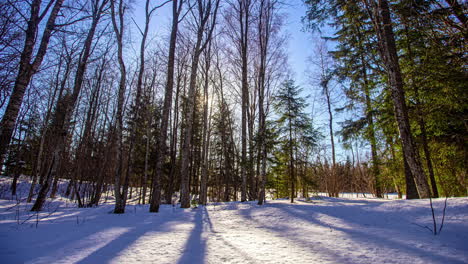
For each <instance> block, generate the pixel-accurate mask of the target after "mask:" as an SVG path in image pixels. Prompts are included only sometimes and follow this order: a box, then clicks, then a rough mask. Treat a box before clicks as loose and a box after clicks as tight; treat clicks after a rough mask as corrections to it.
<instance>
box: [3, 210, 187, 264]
mask: <svg viewBox="0 0 468 264" xmlns="http://www.w3.org/2000/svg"><path fill="white" fill-rule="evenodd" d="M130 208H131V206H129V209H130ZM87 210H89V209H81V210H80V212H79V213H80V214H86V211H87ZM91 210H92V209H91ZM96 211H97V210H96ZM98 211H100V215H97V218H95V219H92V220H87V221H85V222H82V223H70V222H69V221H71V220H67V221H66V222H68V223H66V224H64V223H58V225H56V224H55V223H48V224H44V225H42V226H39V228H38V229H31V231H32V232H36V233H37V234H36V236H34V237H38V238H40V239H41V240H40V241H39V240H38V241H29V242H25V241H24V240H25V238H19V239H18V240H15V241H13V242H11V241H9V242H8V243H27V244H30V245H34V247H35V248H34V250H31V248H26V246H27V245H26V246H24V247H25V248H24V250H25V253H26V254H16V255H11V256H10V257H7V259H3V260H6V261H7V262H5V263H19V262H21V263H24V262H31V261H33V262H34V263H51V262H54V261H57V260H62V261H66V262H77V261H79V260H80V259H81V261H80V262H81V263H103V262H108V261H110V260H111V259H113V258H114V257H116V256H117V255H118V253H119V252H121V251H122V250H125V249H126V248H127V247H130V246H131V245H132V244H133V243H134V242H135V241H136V240H137V239H138V238H140V237H141V236H143V235H144V234H145V233H147V232H149V231H153V232H154V231H157V232H160V233H162V232H169V231H170V230H171V229H172V226H173V225H175V224H177V223H178V222H186V221H187V219H186V218H188V217H186V216H184V215H181V216H179V217H176V218H174V217H170V218H168V217H162V214H164V213H160V214H150V213H146V212H145V213H144V215H143V216H136V215H134V214H132V213H130V210H128V211H129V212H127V213H126V214H123V215H114V214H108V213H107V212H104V211H103V209H99V210H98ZM77 219H79V218H77ZM137 221H138V222H137ZM135 223H137V224H135ZM56 227H59V228H60V230H57V229H55V228H56ZM21 233H24V232H21ZM21 233H20V234H21ZM65 233H66V235H65ZM39 234H41V235H39ZM2 240H3V239H2ZM4 242H7V241H0V243H1V244H3V243H4ZM29 247H30V246H29ZM86 254H88V255H87V256H85V255H86ZM83 256H85V257H84V258H83ZM3 257H4V256H2V258H3ZM10 260H11V261H10ZM67 260H69V261H67Z"/></svg>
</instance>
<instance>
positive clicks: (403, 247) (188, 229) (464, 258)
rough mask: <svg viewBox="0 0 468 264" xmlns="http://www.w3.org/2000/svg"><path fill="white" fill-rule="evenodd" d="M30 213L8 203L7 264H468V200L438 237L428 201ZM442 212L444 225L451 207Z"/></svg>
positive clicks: (2, 219) (1, 207)
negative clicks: (152, 210) (426, 227)
mask: <svg viewBox="0 0 468 264" xmlns="http://www.w3.org/2000/svg"><path fill="white" fill-rule="evenodd" d="M30 206H31V204H26V203H24V202H22V203H20V204H19V205H17V202H16V201H15V200H6V199H3V200H0V260H1V262H2V263H412V264H416V263H468V243H467V241H468V198H450V199H448V202H447V214H446V219H445V225H444V228H443V230H442V233H441V234H440V235H438V236H434V235H432V234H431V233H430V232H429V230H427V229H425V228H423V227H421V226H428V227H432V217H431V211H430V207H429V201H428V200H413V201H407V200H383V199H365V198H339V199H336V198H327V197H325V198H322V199H315V200H313V201H312V202H303V201H298V202H296V203H295V204H290V203H289V202H288V201H287V200H276V201H268V203H267V204H266V205H264V206H257V205H256V203H254V202H249V203H238V202H232V203H218V204H210V205H209V206H207V207H199V208H196V209H180V208H173V207H172V206H170V205H163V206H162V207H161V211H160V213H157V214H152V213H148V206H147V205H128V206H127V210H126V213H125V214H123V215H115V214H112V213H110V212H112V209H113V204H104V205H102V206H99V207H98V208H82V209H79V208H76V206H75V205H74V204H71V203H69V202H67V200H66V199H62V198H61V199H57V200H55V201H54V202H51V203H49V204H48V206H47V208H46V210H45V211H44V212H41V213H40V214H39V215H37V214H35V213H31V212H28V209H29V208H30ZM434 206H435V209H436V216H437V217H438V222H440V217H441V215H442V214H441V211H442V208H443V206H444V199H436V200H435V201H434ZM37 220H39V222H38V223H37ZM36 224H37V227H36Z"/></svg>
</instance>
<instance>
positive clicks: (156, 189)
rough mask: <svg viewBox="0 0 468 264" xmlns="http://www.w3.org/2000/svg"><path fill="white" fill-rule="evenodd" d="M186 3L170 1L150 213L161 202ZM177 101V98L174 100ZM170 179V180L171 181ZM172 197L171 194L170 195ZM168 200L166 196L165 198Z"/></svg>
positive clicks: (179, 0)
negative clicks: (167, 43)
mask: <svg viewBox="0 0 468 264" xmlns="http://www.w3.org/2000/svg"><path fill="white" fill-rule="evenodd" d="M185 3H186V1H185V0H173V1H172V28H171V37H170V40H169V55H168V61H167V76H166V87H165V92H164V105H163V109H162V117H161V128H160V131H159V135H158V138H157V142H156V144H157V145H158V147H157V151H158V153H157V155H156V168H155V172H154V177H153V187H152V195H151V197H152V199H151V202H150V203H151V205H150V212H158V211H159V203H160V200H161V184H160V181H161V174H162V166H163V163H164V160H165V159H166V153H167V143H166V141H167V131H168V124H169V114H170V112H171V108H172V94H173V89H174V72H175V68H174V63H175V52H176V44H177V32H178V28H179V23H180V22H181V18H180V15H181V13H182V8H183V6H184V4H185ZM182 18H183V17H182ZM176 100H177V98H176ZM171 180H172V179H170V181H171ZM171 195H172V194H171ZM166 197H167V198H168V196H166Z"/></svg>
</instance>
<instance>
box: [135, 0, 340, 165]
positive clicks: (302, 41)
mask: <svg viewBox="0 0 468 264" xmlns="http://www.w3.org/2000/svg"><path fill="white" fill-rule="evenodd" d="M144 2H145V1H143V0H139V1H135V2H134V5H133V8H134V10H133V14H132V15H133V19H134V20H135V21H136V23H138V25H139V26H140V27H143V25H144V15H143V14H144ZM155 2H163V1H161V0H160V1H155ZM305 11H306V7H305V6H304V4H303V2H302V0H292V1H289V2H287V3H286V5H285V7H284V13H285V15H286V19H285V26H284V33H285V34H287V35H288V62H289V66H290V70H291V72H292V74H293V76H292V77H293V78H294V79H295V81H296V84H297V85H299V86H301V87H302V88H303V89H304V96H309V104H310V106H309V108H308V112H309V113H310V114H311V115H312V116H313V119H314V125H315V126H316V127H318V128H319V129H321V131H322V133H323V134H324V135H325V136H326V137H325V140H324V141H323V143H324V144H327V145H330V144H329V136H328V134H329V131H328V128H327V127H328V126H327V122H328V115H327V114H326V105H325V104H324V101H323V98H322V97H321V94H320V88H319V87H317V85H316V83H314V81H312V80H311V77H313V73H314V72H316V71H318V70H317V69H316V68H315V66H314V65H312V64H311V63H310V62H309V60H310V57H314V50H315V47H314V45H315V43H316V42H317V40H318V39H319V38H320V35H319V34H318V33H311V32H304V30H303V25H302V22H301V19H302V17H303V16H304V15H305ZM171 17H172V4H171V3H169V4H166V5H165V6H164V7H162V8H160V9H158V10H157V11H156V12H155V14H154V16H153V18H152V22H151V27H150V34H149V36H150V39H160V38H159V37H163V36H167V32H168V31H169V25H170V23H171ZM132 24H133V22H132ZM133 26H134V25H132V27H133ZM132 31H134V32H133V33H137V31H136V29H132ZM323 32H324V33H322V34H326V35H327V36H330V35H331V34H332V33H330V32H332V30H331V29H325V30H323ZM132 35H133V38H136V39H134V41H135V42H136V43H138V42H139V41H140V37H139V35H138V34H132ZM135 47H136V46H135ZM335 89H339V88H338V87H336V88H335ZM342 100H343V99H340V98H337V99H336V100H335V101H336V104H335V105H334V108H336V107H338V106H339V105H340V104H342V102H341V101H342ZM334 119H335V122H334V130H335V131H336V130H337V129H338V128H339V125H338V122H340V121H343V116H340V115H337V114H335V116H334ZM335 145H336V148H337V160H341V161H343V160H346V156H345V153H344V150H343V149H342V148H341V144H339V143H338V138H336V137H335ZM326 149H327V150H326V152H327V155H330V153H331V150H330V149H331V148H330V146H327V147H326Z"/></svg>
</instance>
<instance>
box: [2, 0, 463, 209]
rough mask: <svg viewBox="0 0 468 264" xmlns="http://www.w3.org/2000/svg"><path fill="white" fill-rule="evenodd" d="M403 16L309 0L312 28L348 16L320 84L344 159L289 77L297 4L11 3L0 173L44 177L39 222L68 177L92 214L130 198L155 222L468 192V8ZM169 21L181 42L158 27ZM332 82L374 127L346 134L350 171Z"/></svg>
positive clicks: (420, 8)
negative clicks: (228, 209)
mask: <svg viewBox="0 0 468 264" xmlns="http://www.w3.org/2000/svg"><path fill="white" fill-rule="evenodd" d="M386 3H387V2H386V1H379V2H374V1H368V2H367V1H363V2H355V1H343V2H341V1H331V2H327V4H325V5H324V4H323V3H321V2H320V1H306V5H307V6H308V7H309V8H310V9H308V10H309V11H308V13H307V16H306V17H305V18H304V21H305V22H306V23H308V25H310V26H311V27H312V28H313V27H314V26H318V25H319V24H320V23H322V22H324V21H325V19H326V18H328V19H329V18H332V19H333V21H334V22H333V25H334V26H335V27H336V29H337V30H338V31H337V32H338V33H337V35H336V38H335V39H334V41H336V42H337V43H339V44H338V46H337V49H336V50H335V51H333V52H332V53H331V54H332V56H333V60H334V63H333V65H332V66H331V67H328V65H325V64H323V65H322V66H323V71H322V75H321V76H320V78H321V81H320V87H321V89H323V91H324V93H323V94H324V95H325V96H326V97H327V98H328V100H327V102H328V104H327V109H328V113H329V117H330V118H329V120H330V126H329V128H330V129H329V131H327V132H329V133H330V138H331V145H332V156H331V157H328V156H323V155H319V154H320V151H319V150H318V146H319V145H320V144H319V142H320V140H321V139H323V135H322V134H324V131H322V132H320V131H318V130H317V129H316V128H314V126H313V118H312V116H310V114H309V113H308V112H307V105H308V104H307V100H306V99H305V97H304V96H303V94H304V92H302V90H301V88H300V87H298V86H297V85H295V83H294V81H293V80H291V79H290V76H289V75H288V71H289V69H288V66H287V55H286V44H287V37H286V35H285V34H284V32H283V28H284V24H285V16H284V14H283V12H284V8H285V3H283V2H282V1H279V0H228V1H220V0H172V1H149V0H146V1H139V2H138V3H133V2H131V1H125V0H92V1H91V0H87V1H85V0H83V1H64V0H51V1H40V0H32V1H7V2H2V3H0V5H1V6H0V25H1V28H0V34H1V39H2V41H1V43H0V63H1V65H2V67H1V69H0V85H1V93H0V109H1V110H2V114H3V117H2V121H1V132H0V133H1V134H0V164H4V165H3V167H2V169H4V171H5V174H6V175H13V177H14V178H13V184H12V192H13V193H14V192H15V188H16V181H17V179H18V176H19V175H20V173H21V174H26V175H29V176H30V177H31V182H32V184H31V189H30V192H29V196H28V202H34V204H33V206H32V210H33V211H39V210H41V209H42V207H43V205H44V202H45V201H46V199H47V198H48V197H52V198H53V197H55V196H56V195H57V191H58V182H59V179H61V178H62V179H68V180H69V181H68V187H67V189H66V193H65V194H64V195H67V196H69V197H71V198H73V199H75V200H76V201H77V204H78V206H80V207H89V206H97V205H98V204H99V202H100V201H101V195H102V194H103V193H104V192H106V191H108V190H112V191H113V192H114V197H115V210H114V212H115V213H124V211H125V205H126V203H127V200H128V199H129V198H130V197H131V195H132V194H134V193H135V190H138V195H139V199H138V201H139V202H140V203H142V204H145V203H149V204H150V211H151V212H158V210H159V205H160V204H161V203H170V202H171V197H172V196H173V194H174V193H175V192H180V202H181V207H182V208H188V207H190V205H191V202H192V201H193V200H196V201H197V202H198V203H200V204H206V203H207V202H208V201H233V200H240V201H247V200H258V203H259V204H263V202H264V201H265V197H266V196H267V194H269V195H271V196H273V197H285V196H288V197H290V199H291V201H293V200H294V198H295V197H297V196H299V195H300V193H301V194H302V196H303V197H308V196H309V194H310V192H312V191H325V192H328V193H329V195H331V196H338V194H339V192H342V191H353V192H372V193H375V194H376V195H377V196H382V194H383V193H385V192H391V191H398V192H399V193H400V194H402V193H406V194H407V197H408V198H419V197H420V198H425V197H429V196H432V197H437V196H438V195H439V194H442V195H465V194H466V166H465V164H466V161H467V158H468V156H467V154H466V153H467V152H466V148H467V145H466V130H467V125H466V120H467V118H466V116H467V115H466V92H465V90H466V85H465V83H466V66H465V65H466V63H464V62H465V61H466V50H465V49H464V45H465V44H464V38H465V36H466V20H463V18H464V17H465V16H464V12H460V10H462V11H463V10H465V7H464V6H463V5H460V4H459V5H458V7H456V5H455V7H453V6H454V4H455V3H457V2H456V1H455V2H453V1H452V2H451V1H448V3H449V4H450V3H451V5H449V4H447V5H444V4H440V3H438V2H431V1H421V2H417V3H414V1H412V2H411V4H412V5H413V6H411V8H408V7H406V6H405V3H404V1H403V2H401V3H399V4H395V5H391V8H390V9H389V8H388V5H386ZM408 4H410V3H409V2H408ZM452 4H453V5H452ZM385 7H387V8H385ZM457 8H458V9H457ZM167 10H169V11H170V14H171V21H170V25H169V27H164V26H163V25H159V24H155V23H154V20H155V17H156V16H158V15H161V14H162V12H166V11H167ZM411 10H414V11H411ZM457 10H458V11H457ZM384 18H385V19H386V20H383V21H382V19H384ZM389 19H390V20H393V21H394V22H393V23H390V22H389V21H388V20H389ZM395 21H397V22H398V23H396V22H395ZM327 22H330V20H327ZM389 25H393V27H392V26H389ZM154 27H160V28H163V29H162V30H163V31H165V30H166V31H168V32H166V36H165V37H160V38H158V37H155V35H154ZM392 39H393V41H392ZM392 43H393V44H392ZM324 56H329V55H328V54H324ZM330 82H340V84H342V86H343V87H345V89H344V92H345V94H346V96H347V97H348V99H349V100H347V102H348V103H349V104H348V105H346V107H345V109H342V111H343V110H346V111H351V112H352V113H355V116H358V117H359V118H357V119H353V120H348V121H346V122H345V123H344V124H343V126H342V127H341V128H340V129H339V130H340V131H339V134H338V136H339V137H340V138H341V139H342V140H343V143H344V146H345V147H346V148H348V149H349V150H350V151H349V152H350V153H351V155H350V157H349V159H348V161H347V162H345V163H340V162H338V161H336V158H335V142H334V137H333V136H336V135H337V133H336V132H337V131H338V130H337V131H334V130H333V115H334V114H335V113H336V109H333V107H332V106H331V104H330V100H329V96H330V91H329V84H330ZM394 113H395V115H394ZM363 142H368V143H369V145H370V146H371V154H372V155H371V158H369V159H366V158H362V153H361V154H359V153H358V152H359V151H361V150H360V147H355V146H357V144H361V145H362V143H363ZM402 146H403V147H402ZM361 152H364V151H361Z"/></svg>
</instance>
